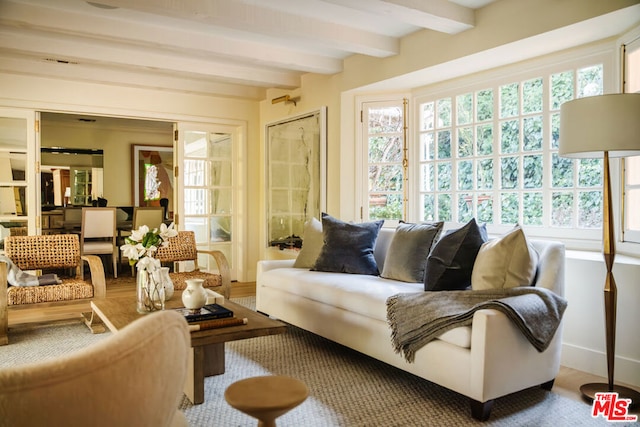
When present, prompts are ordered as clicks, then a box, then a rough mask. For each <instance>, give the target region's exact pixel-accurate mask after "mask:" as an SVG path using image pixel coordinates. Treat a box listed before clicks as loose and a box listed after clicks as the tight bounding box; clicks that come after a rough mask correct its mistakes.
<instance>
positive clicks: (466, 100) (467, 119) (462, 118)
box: [456, 93, 473, 125]
mask: <svg viewBox="0 0 640 427" xmlns="http://www.w3.org/2000/svg"><path fill="white" fill-rule="evenodd" d="M456 114H457V117H456V123H457V124H459V125H467V124H469V123H471V120H472V119H473V95H472V94H470V93H465V94H464V95H458V96H457V97H456Z"/></svg>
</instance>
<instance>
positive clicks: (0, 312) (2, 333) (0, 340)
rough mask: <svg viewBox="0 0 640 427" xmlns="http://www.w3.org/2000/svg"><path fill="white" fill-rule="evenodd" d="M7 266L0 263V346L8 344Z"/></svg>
mask: <svg viewBox="0 0 640 427" xmlns="http://www.w3.org/2000/svg"><path fill="white" fill-rule="evenodd" d="M7 286H8V283H7V264H6V263H4V262H2V261H0V345H6V344H9V337H8V336H7V328H8V327H9V309H8V307H7V304H8V303H9V302H8V299H7Z"/></svg>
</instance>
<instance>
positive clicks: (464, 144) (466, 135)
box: [458, 127, 473, 157]
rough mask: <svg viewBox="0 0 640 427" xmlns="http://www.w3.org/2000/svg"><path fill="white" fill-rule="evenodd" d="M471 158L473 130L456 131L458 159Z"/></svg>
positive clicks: (468, 128) (461, 129) (462, 129)
mask: <svg viewBox="0 0 640 427" xmlns="http://www.w3.org/2000/svg"><path fill="white" fill-rule="evenodd" d="M469 156H473V129H472V128H470V127H467V128H460V129H458V157H469Z"/></svg>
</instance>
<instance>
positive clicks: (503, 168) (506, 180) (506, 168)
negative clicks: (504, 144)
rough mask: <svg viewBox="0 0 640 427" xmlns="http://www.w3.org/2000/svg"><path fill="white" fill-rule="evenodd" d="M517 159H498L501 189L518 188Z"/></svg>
mask: <svg viewBox="0 0 640 427" xmlns="http://www.w3.org/2000/svg"><path fill="white" fill-rule="evenodd" d="M519 163H520V162H519V160H518V157H503V158H501V159H500V179H501V184H502V185H501V188H503V189H511V188H518V185H519V184H518V168H519Z"/></svg>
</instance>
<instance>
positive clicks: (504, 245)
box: [471, 226, 538, 290]
mask: <svg viewBox="0 0 640 427" xmlns="http://www.w3.org/2000/svg"><path fill="white" fill-rule="evenodd" d="M537 265H538V253H537V252H536V250H535V249H534V248H533V247H532V246H531V245H529V243H528V242H527V239H526V237H525V235H524V231H522V228H520V226H516V227H515V228H514V229H513V230H511V231H510V232H508V233H507V234H505V235H504V236H501V237H499V238H497V239H493V240H490V241H488V242H486V243H484V244H483V245H482V247H481V248H480V251H478V256H477V257H476V261H475V264H474V265H473V273H472V274H471V288H472V289H474V290H480V289H502V288H515V287H518V286H530V285H531V284H532V283H533V280H534V279H535V275H536V266H537Z"/></svg>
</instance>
